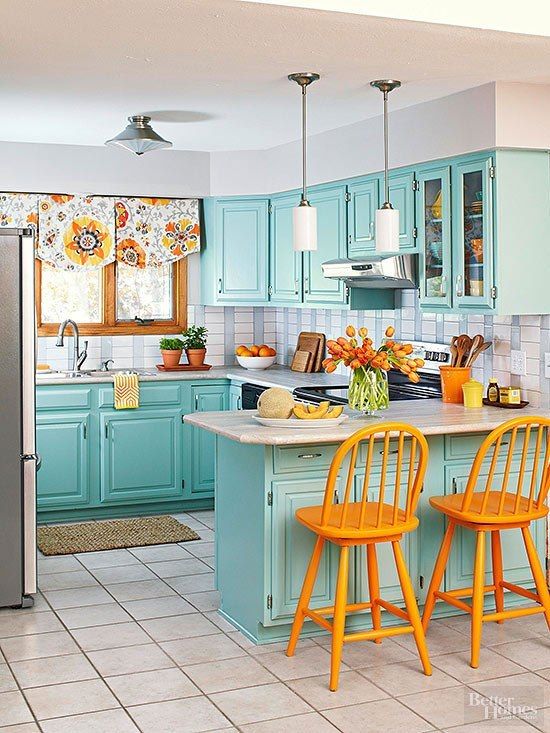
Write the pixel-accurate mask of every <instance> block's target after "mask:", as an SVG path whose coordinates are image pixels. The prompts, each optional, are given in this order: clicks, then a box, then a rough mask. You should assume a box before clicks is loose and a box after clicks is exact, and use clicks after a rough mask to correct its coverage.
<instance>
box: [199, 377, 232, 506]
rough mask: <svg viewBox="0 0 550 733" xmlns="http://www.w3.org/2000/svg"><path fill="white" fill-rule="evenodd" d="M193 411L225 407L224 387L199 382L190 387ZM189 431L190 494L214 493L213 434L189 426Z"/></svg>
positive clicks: (214, 460) (214, 440) (223, 408)
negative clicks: (197, 384) (199, 383)
mask: <svg viewBox="0 0 550 733" xmlns="http://www.w3.org/2000/svg"><path fill="white" fill-rule="evenodd" d="M191 398H192V399H191V404H192V405H193V412H216V411H220V410H227V402H228V400H227V386H226V385H224V384H220V385H200V386H196V387H195V386H194V387H192V388H191ZM189 430H190V433H191V456H192V458H191V486H190V492H189V493H190V495H191V496H202V497H212V496H214V481H215V477H216V473H215V471H216V436H215V435H214V433H210V432H207V431H206V430H201V429H200V428H192V427H190V428H189Z"/></svg>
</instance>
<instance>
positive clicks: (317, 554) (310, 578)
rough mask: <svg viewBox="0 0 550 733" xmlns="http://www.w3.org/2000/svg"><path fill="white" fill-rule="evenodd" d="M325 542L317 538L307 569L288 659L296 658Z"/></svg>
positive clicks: (297, 607) (293, 626)
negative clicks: (295, 653) (299, 638)
mask: <svg viewBox="0 0 550 733" xmlns="http://www.w3.org/2000/svg"><path fill="white" fill-rule="evenodd" d="M324 544H325V540H324V538H323V537H317V541H316V543H315V547H314V548H313V553H312V555H311V560H310V561H309V565H308V568H307V572H306V575H305V578H304V583H303V585H302V592H301V593H300V600H299V601H298V605H297V606H296V613H295V614H294V622H293V624H292V631H291V632H290V639H289V640H288V646H287V649H286V655H287V657H292V656H294V651H295V649H296V644H297V642H298V637H299V636H300V632H301V630H302V626H303V624H304V611H305V610H307V608H308V605H309V600H310V598H311V594H312V593H313V586H314V585H315V581H316V579H317V571H318V570H319V562H320V560H321V554H322V552H323V545H324Z"/></svg>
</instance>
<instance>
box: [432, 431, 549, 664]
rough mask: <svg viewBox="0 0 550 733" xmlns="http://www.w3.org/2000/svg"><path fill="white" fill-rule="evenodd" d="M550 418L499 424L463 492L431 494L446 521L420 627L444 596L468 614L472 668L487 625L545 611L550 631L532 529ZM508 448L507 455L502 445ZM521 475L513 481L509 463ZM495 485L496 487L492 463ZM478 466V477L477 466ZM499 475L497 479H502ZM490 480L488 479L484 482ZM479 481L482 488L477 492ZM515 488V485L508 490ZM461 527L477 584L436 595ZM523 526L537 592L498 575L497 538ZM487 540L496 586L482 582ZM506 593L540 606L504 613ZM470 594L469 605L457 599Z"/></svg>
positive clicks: (543, 511)
mask: <svg viewBox="0 0 550 733" xmlns="http://www.w3.org/2000/svg"><path fill="white" fill-rule="evenodd" d="M549 428H550V419H547V418H543V417H518V418H515V419H514V420H509V421H508V422H506V423H504V424H503V425H501V426H500V427H499V428H497V429H496V430H493V432H492V433H490V434H489V435H488V436H487V437H486V438H485V440H484V441H483V443H482V444H481V446H480V448H479V450H478V452H477V455H476V457H475V460H474V463H473V465H472V470H471V472H470V476H469V478H468V483H467V485H466V490H465V491H464V493H462V494H449V495H446V496H434V497H432V498H431V499H430V504H431V505H432V506H433V507H434V509H436V510H437V511H440V512H442V513H443V514H445V515H446V517H447V531H446V532H445V537H444V538H443V543H442V545H441V549H440V551H439V555H438V557H437V560H436V563H435V567H434V571H433V576H432V580H431V582H430V587H429V589H428V594H427V596H426V604H425V606H424V616H423V626H424V629H427V628H428V624H429V622H430V617H431V615H432V613H433V609H434V606H435V603H436V600H438V599H441V600H443V601H445V602H446V603H449V604H451V605H453V606H455V607H457V608H459V609H461V610H462V611H466V612H467V613H469V614H470V615H471V616H472V627H471V628H472V647H471V657H470V665H471V666H472V667H474V668H476V667H477V666H478V665H479V649H480V644H481V631H482V624H483V622H484V621H496V622H497V623H502V622H503V621H504V620H505V619H509V618H519V617H521V616H530V615H532V614H536V613H543V614H544V615H545V617H546V622H547V624H548V627H549V628H550V593H549V591H548V586H547V584H546V578H545V577H544V572H543V570H542V568H541V565H540V561H539V558H538V555H537V551H536V549H535V545H534V543H533V539H532V537H531V533H530V531H529V525H530V523H531V522H532V521H535V520H536V519H541V518H542V517H545V516H547V514H548V507H547V506H546V505H545V501H546V497H547V495H548V490H549V488H550V434H549ZM504 446H507V450H504V451H502V453H501V448H503V447H504ZM514 460H515V461H516V463H515V465H518V463H517V462H519V470H518V471H517V472H516V471H515V470H514V474H513V479H512V478H511V476H510V472H511V467H512V465H513V461H514ZM499 462H500V465H501V466H502V467H503V468H504V474H503V475H502V474H501V471H499V473H498V475H499V479H498V485H496V486H495V485H494V484H495V483H496V481H495V472H496V469H497V466H498V465H499ZM482 466H483V473H482V475H480V474H481V469H482ZM501 475H502V478H500V476H501ZM485 476H487V478H486V479H484V477H485ZM482 479H484V482H485V487H484V489H483V490H481V491H476V488H477V487H478V485H481V484H482V482H483V481H482ZM511 484H514V485H511ZM457 525H459V526H461V527H465V528H466V529H471V530H473V531H474V532H475V533H476V551H475V559H474V580H473V587H472V588H460V589H457V590H448V591H445V592H444V591H440V590H439V588H440V586H441V581H442V580H443V574H444V572H445V567H446V565H447V560H448V558H449V553H450V550H451V543H452V538H453V534H454V530H455V527H456V526H457ZM511 529H521V533H522V535H523V541H524V544H525V549H526V551H527V557H528V560H529V564H530V566H531V571H532V573H533V578H534V580H535V587H536V591H537V592H536V593H532V592H531V591H529V590H526V589H524V588H522V587H520V586H518V585H515V584H513V583H509V582H507V581H506V580H504V578H503V575H502V551H501V542H500V533H501V531H504V530H511ZM487 532H490V535H491V557H492V566H493V583H492V584H491V585H488V586H486V585H485V534H486V533H487ZM504 590H508V591H511V592H512V593H516V594H518V595H520V596H523V597H525V598H528V599H529V600H531V601H534V602H535V603H536V604H538V605H534V606H533V605H531V606H528V607H524V608H513V609H510V610H508V611H506V610H505V609H504ZM485 593H494V596H495V607H496V611H495V612H494V613H484V611H483V598H484V595H485ZM469 596H471V597H472V603H471V605H470V604H468V603H466V602H465V601H462V600H461V599H462V598H467V597H469Z"/></svg>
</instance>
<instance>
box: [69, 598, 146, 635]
mask: <svg viewBox="0 0 550 733" xmlns="http://www.w3.org/2000/svg"><path fill="white" fill-rule="evenodd" d="M57 614H58V616H59V618H60V619H61V620H62V621H63V623H64V624H65V626H66V627H67V628H68V629H83V628H85V627H86V626H105V625H107V624H118V623H124V622H128V621H131V620H132V617H131V616H130V615H129V614H128V613H126V611H125V610H124V609H123V608H121V607H120V606H119V605H118V603H102V604H100V605H99V606H82V607H81V608H66V609H63V610H60V611H58V612H57ZM98 633H101V632H100V631H98Z"/></svg>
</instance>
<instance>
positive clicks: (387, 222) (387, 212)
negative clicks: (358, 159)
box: [370, 79, 401, 252]
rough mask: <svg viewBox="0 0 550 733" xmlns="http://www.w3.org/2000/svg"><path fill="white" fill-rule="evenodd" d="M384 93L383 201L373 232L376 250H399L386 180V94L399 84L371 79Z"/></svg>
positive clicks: (396, 219) (395, 214)
mask: <svg viewBox="0 0 550 733" xmlns="http://www.w3.org/2000/svg"><path fill="white" fill-rule="evenodd" d="M370 85H371V87H376V88H377V89H379V90H380V91H381V92H382V94H383V95H384V203H383V204H382V207H381V208H380V209H377V211H376V222H375V227H376V228H375V233H376V251H377V252H398V251H399V211H397V209H394V208H393V206H392V205H391V203H390V189H389V182H388V94H389V93H390V92H391V91H392V90H393V89H397V88H398V87H400V86H401V82H400V81H396V80H395V79H378V80H376V81H371V83H370Z"/></svg>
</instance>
